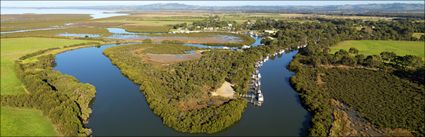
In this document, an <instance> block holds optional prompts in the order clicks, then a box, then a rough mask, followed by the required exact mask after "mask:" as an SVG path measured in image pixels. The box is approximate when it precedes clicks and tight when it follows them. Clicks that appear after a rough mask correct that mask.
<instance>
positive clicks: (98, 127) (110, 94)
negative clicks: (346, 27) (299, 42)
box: [55, 39, 310, 136]
mask: <svg viewBox="0 0 425 137" xmlns="http://www.w3.org/2000/svg"><path fill="white" fill-rule="evenodd" d="M257 43H258V39H257ZM111 46H118V45H116V44H108V45H103V46H101V47H90V48H82V49H77V50H72V51H68V52H64V53H61V54H58V55H57V56H56V64H57V65H56V67H55V69H56V70H58V71H60V72H62V73H64V74H69V75H72V76H74V77H76V78H77V79H78V80H80V81H81V82H85V83H90V84H92V85H93V86H95V87H96V90H97V93H96V98H95V100H94V103H93V105H92V109H93V113H92V115H91V117H90V121H89V124H88V127H90V128H92V130H93V135H95V136H100V135H110V136H111V135H169V136H175V135H188V134H184V133H178V132H176V131H174V130H173V129H171V128H169V127H166V126H165V125H164V124H162V121H161V119H160V118H159V117H157V116H156V115H154V113H153V112H151V110H150V108H149V106H148V104H147V102H146V100H145V97H144V95H143V94H142V93H140V90H139V85H137V84H134V83H133V82H132V81H130V80H129V79H128V78H127V77H125V76H124V75H123V74H122V73H121V72H120V70H119V69H118V68H117V67H116V66H114V65H113V64H112V63H111V61H110V60H109V59H108V58H107V57H106V56H104V55H103V54H102V52H103V50H104V49H106V48H108V47H111ZM296 53H297V51H292V52H289V53H286V54H283V55H282V56H279V57H276V58H274V59H271V60H269V61H267V62H265V63H264V65H263V67H261V69H260V73H261V74H262V75H263V78H262V79H261V82H262V83H263V85H261V88H262V89H263V92H264V96H265V98H266V101H265V103H264V104H263V106H261V107H254V106H252V105H249V107H248V109H247V110H246V111H245V112H244V114H243V117H242V119H241V120H240V121H239V122H238V123H236V124H235V125H234V126H232V127H230V128H228V129H226V130H225V131H222V132H220V133H218V135H285V136H299V135H305V133H307V129H308V128H309V122H310V114H309V113H308V112H307V111H306V110H305V109H304V108H303V106H302V105H301V102H300V99H299V96H298V94H297V92H296V91H295V90H294V89H293V88H292V87H291V85H290V83H289V78H290V77H291V76H293V75H294V73H293V72H291V71H289V70H288V69H286V66H287V65H288V64H289V63H290V62H291V60H292V57H293V56H294V55H295V54H296Z"/></svg>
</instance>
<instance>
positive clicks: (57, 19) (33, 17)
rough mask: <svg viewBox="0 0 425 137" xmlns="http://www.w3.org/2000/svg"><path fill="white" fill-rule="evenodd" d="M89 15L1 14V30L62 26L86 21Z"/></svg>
mask: <svg viewBox="0 0 425 137" xmlns="http://www.w3.org/2000/svg"><path fill="white" fill-rule="evenodd" d="M89 19H91V17H90V15H84V14H66V15H63V14H13V15H1V21H2V22H1V31H13V30H22V29H35V28H47V27H51V26H62V25H64V24H65V23H72V22H79V21H86V20H89Z"/></svg>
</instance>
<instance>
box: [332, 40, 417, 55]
mask: <svg viewBox="0 0 425 137" xmlns="http://www.w3.org/2000/svg"><path fill="white" fill-rule="evenodd" d="M424 44H425V43H424V42H420V41H390V40H348V41H343V42H340V43H338V44H337V45H336V46H333V47H331V52H336V51H338V50H339V49H345V50H347V51H348V49H350V48H351V47H354V48H357V49H358V50H359V53H360V54H365V55H379V54H380V53H381V52H383V51H392V52H394V53H396V54H397V55H415V56H419V57H424V48H425V46H424Z"/></svg>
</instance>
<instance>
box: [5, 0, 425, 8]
mask: <svg viewBox="0 0 425 137" xmlns="http://www.w3.org/2000/svg"><path fill="white" fill-rule="evenodd" d="M155 3H181V4H188V5H201V6H244V5H262V6H277V5H308V6H323V5H345V4H370V3H378V4H384V3H421V4H424V1H423V0H420V1H3V0H2V1H1V7H46V6H49V7H64V6H66V7H72V6H106V5H146V4H155Z"/></svg>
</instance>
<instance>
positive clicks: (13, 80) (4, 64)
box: [0, 38, 89, 95]
mask: <svg viewBox="0 0 425 137" xmlns="http://www.w3.org/2000/svg"><path fill="white" fill-rule="evenodd" d="M85 42H89V41H88V40H69V39H55V38H2V39H1V88H0V89H1V92H0V93H1V95H12V94H19V93H25V91H24V88H23V87H22V85H21V82H20V81H19V79H18V78H17V77H16V74H15V65H14V64H15V60H16V59H18V58H19V57H21V56H23V55H25V54H28V53H31V52H35V51H38V50H42V49H48V48H53V47H63V46H66V45H72V44H79V43H85Z"/></svg>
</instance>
